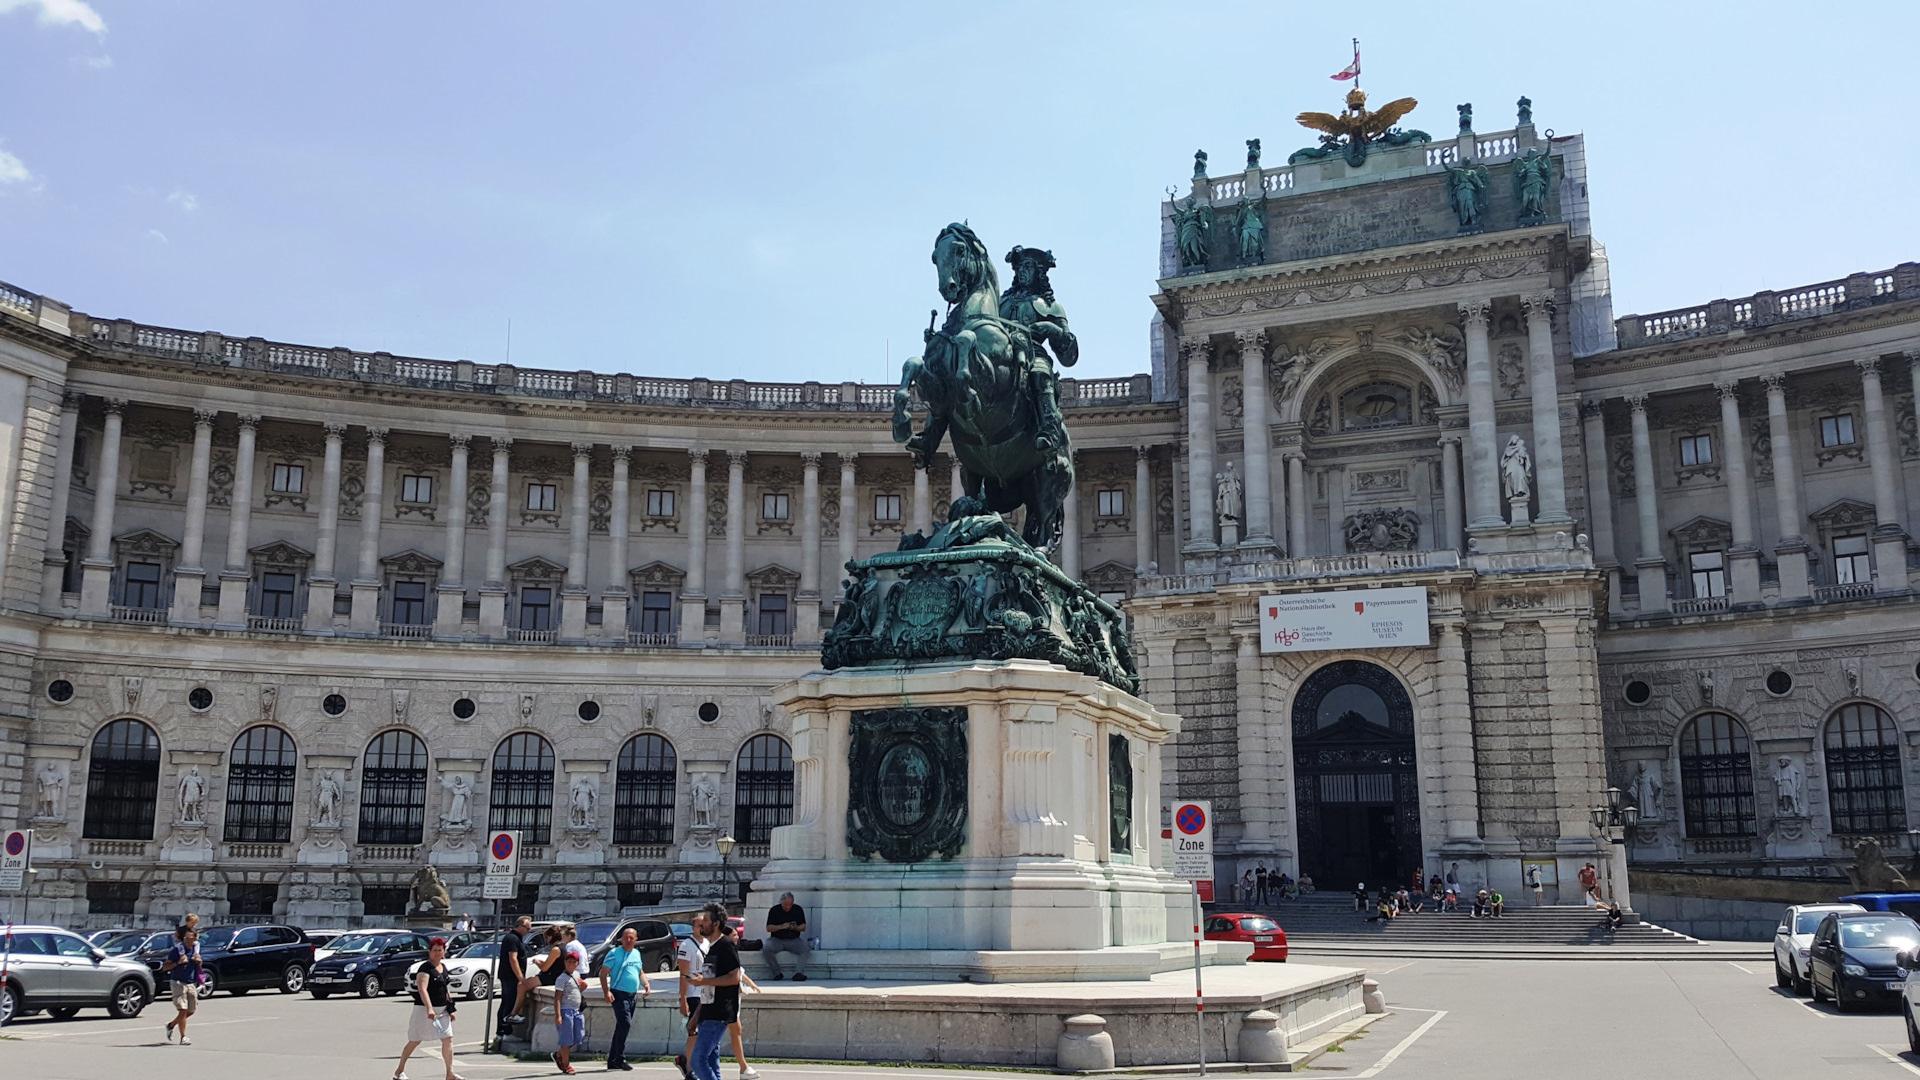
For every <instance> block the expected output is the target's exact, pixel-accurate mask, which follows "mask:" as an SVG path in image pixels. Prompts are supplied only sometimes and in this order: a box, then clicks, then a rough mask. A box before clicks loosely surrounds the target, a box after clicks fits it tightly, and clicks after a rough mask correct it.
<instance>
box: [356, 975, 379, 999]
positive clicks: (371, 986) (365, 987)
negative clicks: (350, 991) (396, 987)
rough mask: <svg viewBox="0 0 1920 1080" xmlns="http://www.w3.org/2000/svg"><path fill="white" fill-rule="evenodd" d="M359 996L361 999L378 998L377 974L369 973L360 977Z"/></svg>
mask: <svg viewBox="0 0 1920 1080" xmlns="http://www.w3.org/2000/svg"><path fill="white" fill-rule="evenodd" d="M360 996H361V997H363V998H376V997H379V996H380V976H379V975H378V974H377V973H375V972H371V971H369V972H368V973H366V974H365V975H362V976H361V977H360Z"/></svg>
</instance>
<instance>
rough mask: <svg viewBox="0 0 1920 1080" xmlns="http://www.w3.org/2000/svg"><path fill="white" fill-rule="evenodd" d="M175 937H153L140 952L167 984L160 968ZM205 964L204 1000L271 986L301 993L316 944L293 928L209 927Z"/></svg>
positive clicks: (203, 939) (203, 940) (203, 934)
mask: <svg viewBox="0 0 1920 1080" xmlns="http://www.w3.org/2000/svg"><path fill="white" fill-rule="evenodd" d="M171 939H172V935H171V934H167V935H164V936H159V937H155V938H149V939H148V940H147V942H145V943H144V944H145V946H146V947H145V948H142V949H140V950H139V951H138V952H136V953H135V954H134V955H136V956H138V957H139V958H140V959H141V960H143V961H145V962H146V965H147V967H148V968H150V969H152V971H153V975H154V979H155V980H156V981H158V982H165V981H166V976H165V975H164V974H162V973H161V971H160V968H161V967H162V965H164V964H165V963H166V960H167V948H168V946H169V945H171V944H172V940H171ZM200 961H201V963H202V965H203V966H204V967H205V968H206V972H207V981H206V982H204V983H202V984H201V985H200V996H201V997H203V998H204V997H207V996H208V995H210V994H212V993H213V992H214V991H216V990H231V991H232V992H233V993H235V994H244V993H246V992H247V991H249V990H263V989H267V988H270V987H271V988H275V989H278V990H279V991H280V992H281V993H283V994H297V993H299V992H300V991H302V990H305V989H306V988H307V971H308V969H310V968H312V967H313V946H312V945H311V944H310V943H309V942H308V941H307V935H306V934H305V933H303V932H301V931H300V930H298V929H296V928H294V927H291V926H274V925H266V926H209V927H207V928H206V929H205V930H202V931H200Z"/></svg>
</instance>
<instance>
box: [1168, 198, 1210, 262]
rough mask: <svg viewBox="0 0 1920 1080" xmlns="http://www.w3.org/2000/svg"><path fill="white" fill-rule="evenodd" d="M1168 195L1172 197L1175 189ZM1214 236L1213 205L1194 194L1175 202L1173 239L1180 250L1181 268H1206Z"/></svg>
mask: <svg viewBox="0 0 1920 1080" xmlns="http://www.w3.org/2000/svg"><path fill="white" fill-rule="evenodd" d="M1167 195H1168V196H1169V197H1171V196H1172V195H1173V191H1172V190H1171V189H1169V190H1168V191H1167ZM1212 238H1213V207H1211V206H1203V205H1201V204H1200V200H1199V199H1198V197H1196V196H1193V195H1189V196H1187V199H1186V202H1185V203H1184V204H1183V203H1181V202H1178V201H1175V202H1174V203H1173V239H1174V246H1175V247H1176V248H1177V249H1178V250H1179V252H1180V267H1181V269H1183V270H1193V269H1205V268H1206V265H1207V246H1208V244H1209V243H1210V242H1211V240H1212Z"/></svg>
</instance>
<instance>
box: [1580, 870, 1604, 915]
mask: <svg viewBox="0 0 1920 1080" xmlns="http://www.w3.org/2000/svg"><path fill="white" fill-rule="evenodd" d="M1580 902H1581V903H1583V904H1592V905H1593V906H1595V907H1599V906H1600V871H1598V870H1595V869H1594V868H1593V864H1592V863H1588V864H1587V865H1585V866H1583V867H1581V868H1580Z"/></svg>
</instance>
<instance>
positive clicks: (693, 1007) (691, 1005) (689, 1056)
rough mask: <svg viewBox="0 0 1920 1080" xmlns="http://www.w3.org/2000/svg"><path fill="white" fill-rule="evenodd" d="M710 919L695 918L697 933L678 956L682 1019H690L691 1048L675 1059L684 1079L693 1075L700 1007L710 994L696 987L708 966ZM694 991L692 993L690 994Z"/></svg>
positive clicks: (688, 938)
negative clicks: (699, 976) (697, 977)
mask: <svg viewBox="0 0 1920 1080" xmlns="http://www.w3.org/2000/svg"><path fill="white" fill-rule="evenodd" d="M707 930H708V927H707V916H706V913H705V912H698V913H696V914H695V915H694V916H693V929H692V931H691V932H690V933H689V934H688V935H687V936H686V937H684V938H682V939H681V941H680V945H679V947H678V951H677V953H676V960H675V963H676V964H677V965H678V967H679V968H680V1015H681V1016H684V1017H686V1018H687V1045H686V1047H685V1048H684V1049H683V1050H681V1052H680V1054H679V1056H677V1057H675V1058H674V1059H673V1063H674V1065H676V1066H678V1067H679V1069H680V1075H681V1076H682V1077H691V1076H692V1075H693V1072H692V1069H691V1064H692V1062H693V1047H694V1042H695V1040H696V1037H697V1036H698V1035H699V1034H700V1006H701V1003H702V1001H703V1000H704V999H705V997H706V996H707V994H709V993H711V991H710V990H707V989H704V988H701V987H696V986H695V985H694V977H695V976H696V975H698V974H700V970H701V969H702V968H703V967H705V966H706V963H707ZM690 991H691V992H690Z"/></svg>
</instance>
